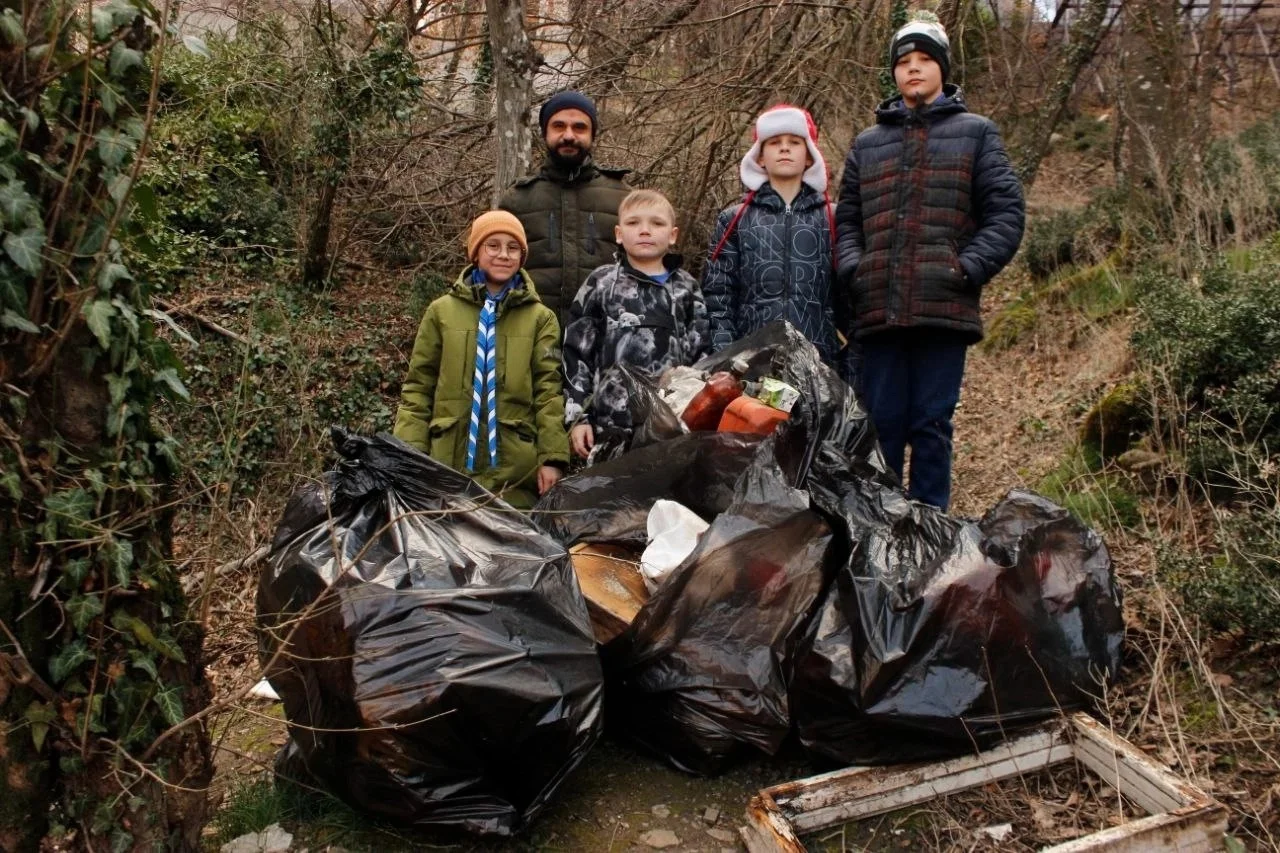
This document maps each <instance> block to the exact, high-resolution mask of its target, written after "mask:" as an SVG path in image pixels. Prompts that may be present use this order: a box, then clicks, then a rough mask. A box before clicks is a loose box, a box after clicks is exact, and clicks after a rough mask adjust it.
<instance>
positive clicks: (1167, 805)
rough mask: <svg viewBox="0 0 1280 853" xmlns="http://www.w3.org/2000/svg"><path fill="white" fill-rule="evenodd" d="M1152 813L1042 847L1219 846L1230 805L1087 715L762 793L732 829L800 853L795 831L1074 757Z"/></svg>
mask: <svg viewBox="0 0 1280 853" xmlns="http://www.w3.org/2000/svg"><path fill="white" fill-rule="evenodd" d="M1073 758H1074V759H1076V760H1078V761H1080V763H1081V764H1083V765H1084V766H1085V767H1086V768H1087V769H1088V770H1090V771H1092V772H1094V773H1096V774H1098V775H1099V776H1100V777H1101V778H1102V779H1103V780H1104V781H1106V782H1108V783H1109V784H1112V785H1113V786H1115V787H1116V788H1117V790H1119V791H1120V792H1121V793H1122V794H1124V796H1126V797H1128V798H1129V799H1130V800H1132V801H1133V802H1134V803H1136V804H1137V805H1139V806H1140V807H1142V808H1144V809H1147V810H1148V811H1151V812H1152V816H1151V817H1147V818H1142V819H1140V820H1136V821H1130V822H1128V823H1126V824H1124V825H1122V826H1117V827H1114V828H1111V829H1107V830H1103V831H1102V832H1096V833H1093V834H1092V835H1088V836H1085V837H1083V838H1077V839H1075V840H1073V841H1069V842H1066V843H1065V844H1060V845H1057V846H1055V847H1052V848H1046V851H1049V852H1050V853H1117V852H1118V851H1119V853H1140V851H1148V850H1156V849H1158V850H1169V851H1175V853H1202V851H1209V850H1220V849H1221V847H1222V836H1223V833H1224V832H1225V831H1226V826H1227V809H1226V807H1225V806H1223V805H1222V804H1220V803H1217V802H1215V801H1214V800H1212V799H1211V798H1209V797H1208V796H1207V795H1206V794H1205V793H1204V792H1203V791H1201V790H1200V789H1199V788H1197V787H1195V786H1194V785H1192V784H1190V783H1189V782H1185V781H1183V780H1182V779H1179V778H1178V777H1177V776H1176V775H1174V774H1173V773H1172V772H1171V771H1169V770H1168V769H1166V768H1164V767H1160V766H1159V765H1157V764H1155V763H1154V762H1152V761H1151V760H1150V759H1148V758H1147V757H1146V756H1145V755H1144V754H1143V753H1142V752H1141V751H1139V750H1138V749H1136V748H1135V747H1134V746H1132V745H1131V744H1129V743H1128V742H1126V741H1125V740H1123V739H1122V738H1120V737H1118V736H1116V735H1115V734H1113V733H1112V732H1111V731H1110V730H1108V729H1107V728H1106V727H1104V726H1102V725H1101V724H1099V723H1097V722H1096V721H1094V720H1093V719H1092V718H1090V717H1089V716H1088V715H1087V714H1083V713H1078V714H1073V715H1071V716H1070V717H1069V718H1068V719H1067V720H1065V721H1059V722H1057V723H1054V724H1050V725H1047V726H1044V727H1042V728H1040V729H1038V730H1036V731H1033V732H1030V733H1028V734H1025V735H1022V736H1021V737H1018V738H1016V739H1014V740H1011V741H1009V742H1007V743H1005V744H1002V745H1000V746H997V747H995V748H993V749H991V750H989V751H987V752H985V753H982V754H979V755H974V756H965V757H963V758H957V759H952V760H950V761H943V762H936V763H932V764H923V763H922V764H915V765H910V766H907V767H851V768H847V769H844V770H836V771H833V772H831V773H823V774H821V775H818V776H812V777H809V778H807V779H799V780H796V781H794V782H786V783H783V784H781V785H775V786H773V787H771V788H766V789H765V790H763V791H761V792H760V793H759V794H757V795H756V796H754V797H752V799H751V802H750V804H749V805H748V807H747V818H748V825H747V826H743V827H741V828H740V829H739V834H740V835H741V837H742V840H743V843H744V844H746V845H747V849H748V851H750V853H803V851H804V849H805V848H804V845H803V844H801V843H800V839H799V835H800V834H801V833H810V832H816V831H819V830H821V829H825V828H827V827H831V826H835V825H838V824H841V823H845V822H848V821H851V820H859V819H862V818H866V817H870V816H873V815H877V814H883V813H885V812H891V811H896V810H898V809H901V808H905V807H908V806H911V805H915V804H917V803H921V802H925V801H927V800H932V799H934V798H937V797H942V796H946V795H947V794H951V793H955V792H956V791H962V790H965V789H968V788H974V787H977V786H980V785H984V784H986V783H988V782H995V781H999V780H1001V779H1007V778H1010V777H1012V776H1017V775H1021V774H1023V773H1028V772H1034V771H1037V770H1041V769H1043V768H1045V767H1049V766H1051V765H1053V764H1057V763H1060V762H1062V761H1067V760H1071V759H1073Z"/></svg>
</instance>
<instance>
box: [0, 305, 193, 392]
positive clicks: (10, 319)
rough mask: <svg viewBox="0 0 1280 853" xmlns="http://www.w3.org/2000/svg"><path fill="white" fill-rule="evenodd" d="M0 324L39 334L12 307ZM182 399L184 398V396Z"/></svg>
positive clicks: (7, 309) (34, 325) (29, 333)
mask: <svg viewBox="0 0 1280 853" xmlns="http://www.w3.org/2000/svg"><path fill="white" fill-rule="evenodd" d="M0 326H4V327H5V328H6V329H17V330H18V331H19V332H26V333H27V334H28V335H38V334H40V327H39V326H37V325H36V324H35V323H33V322H31V321H30V320H28V319H27V318H26V317H23V316H22V315H21V314H19V313H18V312H17V311H14V310H13V309H12V308H6V309H4V313H3V314H0ZM183 399H184V400H185V399H186V398H185V397H184V398H183Z"/></svg>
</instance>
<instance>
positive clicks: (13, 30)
mask: <svg viewBox="0 0 1280 853" xmlns="http://www.w3.org/2000/svg"><path fill="white" fill-rule="evenodd" d="M0 37H3V38H4V40H5V42H7V43H8V44H9V46H10V47H22V46H23V45H25V44H26V43H27V34H26V32H25V31H24V30H23V29H22V18H21V17H20V16H19V15H18V11H17V10H16V9H5V10H4V12H3V13H0ZM206 55H207V54H206ZM37 749H39V747H37Z"/></svg>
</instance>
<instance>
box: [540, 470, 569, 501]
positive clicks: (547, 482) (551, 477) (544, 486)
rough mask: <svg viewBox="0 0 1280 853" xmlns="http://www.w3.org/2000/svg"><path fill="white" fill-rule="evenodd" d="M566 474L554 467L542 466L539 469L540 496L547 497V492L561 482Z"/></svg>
mask: <svg viewBox="0 0 1280 853" xmlns="http://www.w3.org/2000/svg"><path fill="white" fill-rule="evenodd" d="M563 476H564V472H563V471H561V470H560V469H559V468H557V467H556V466H554V465H542V466H539V468H538V494H540V495H545V494H546V493H547V490H548V489H550V488H551V487H552V486H554V485H555V484H556V483H558V482H560V478H561V477H563Z"/></svg>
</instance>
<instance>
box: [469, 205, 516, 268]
mask: <svg viewBox="0 0 1280 853" xmlns="http://www.w3.org/2000/svg"><path fill="white" fill-rule="evenodd" d="M494 234H509V235H511V236H512V237H515V238H516V242H517V243H519V244H520V263H521V264H522V265H523V264H524V259H525V258H527V257H528V256H529V238H527V237H525V236H524V226H523V225H521V224H520V220H519V219H516V218H515V216H513V215H512V214H510V213H507V212H506V211H505V210H488V211H485V212H484V213H482V214H480V215H479V216H477V217H476V220H475V222H472V223H471V233H469V234H468V235H467V260H468V261H470V262H472V263H475V260H476V257H477V255H478V254H479V252H480V244H481V243H483V242H484V241H485V240H487V239H489V238H490V237H492V236H493V235H494Z"/></svg>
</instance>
